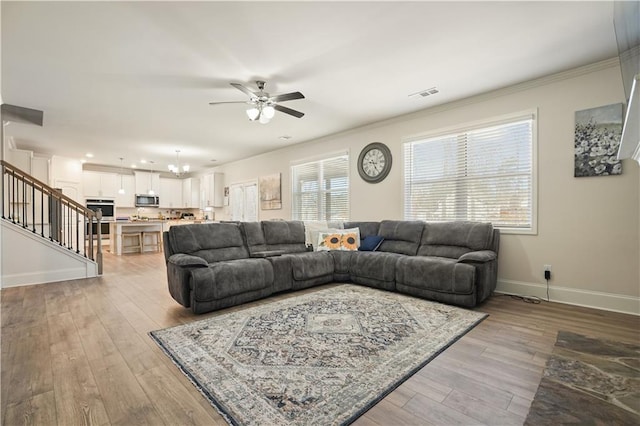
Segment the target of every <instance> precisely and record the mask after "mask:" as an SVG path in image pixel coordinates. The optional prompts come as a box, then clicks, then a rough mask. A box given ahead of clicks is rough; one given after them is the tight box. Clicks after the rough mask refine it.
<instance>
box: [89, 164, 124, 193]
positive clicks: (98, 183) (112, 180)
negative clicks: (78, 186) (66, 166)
mask: <svg viewBox="0 0 640 426" xmlns="http://www.w3.org/2000/svg"><path fill="white" fill-rule="evenodd" d="M118 185H119V182H118V175H116V174H115V173H103V172H93V171H88V170H85V171H83V172H82V188H83V189H82V192H83V194H84V197H85V198H115V197H116V194H117V193H118Z"/></svg>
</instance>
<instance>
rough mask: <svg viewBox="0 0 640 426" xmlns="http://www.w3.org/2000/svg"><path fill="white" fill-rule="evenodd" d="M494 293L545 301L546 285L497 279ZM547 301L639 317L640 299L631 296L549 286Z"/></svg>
mask: <svg viewBox="0 0 640 426" xmlns="http://www.w3.org/2000/svg"><path fill="white" fill-rule="evenodd" d="M496 293H504V294H517V295H520V296H537V297H539V298H541V299H544V300H546V299H547V286H546V284H537V283H528V282H522V281H512V280H501V279H498V285H497V286H496ZM549 300H550V301H551V302H558V303H566V304H568V305H576V306H584V307H588V308H595V309H602V310H605V311H613V312H621V313H624V314H631V315H639V316H640V298H638V297H633V296H625V295H620V294H614V293H605V292H600V291H591V290H581V289H575V288H568V287H559V286H556V285H550V286H549Z"/></svg>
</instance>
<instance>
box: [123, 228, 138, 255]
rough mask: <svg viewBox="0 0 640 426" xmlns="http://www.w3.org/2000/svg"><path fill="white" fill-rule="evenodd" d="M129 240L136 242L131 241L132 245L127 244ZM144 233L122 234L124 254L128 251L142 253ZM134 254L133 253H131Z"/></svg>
mask: <svg viewBox="0 0 640 426" xmlns="http://www.w3.org/2000/svg"><path fill="white" fill-rule="evenodd" d="M127 238H129V239H134V241H131V240H129V241H130V242H132V244H125V243H126V242H127ZM142 242H143V239H142V232H123V233H122V234H120V246H121V247H122V254H125V253H126V252H127V251H126V249H137V250H138V252H139V253H142ZM129 253H133V252H131V251H130V252H129Z"/></svg>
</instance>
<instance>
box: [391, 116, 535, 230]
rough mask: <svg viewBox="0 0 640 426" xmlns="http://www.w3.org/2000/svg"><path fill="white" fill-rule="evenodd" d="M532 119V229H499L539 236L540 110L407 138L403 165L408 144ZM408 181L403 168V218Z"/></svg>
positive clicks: (404, 139)
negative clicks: (406, 183)
mask: <svg viewBox="0 0 640 426" xmlns="http://www.w3.org/2000/svg"><path fill="white" fill-rule="evenodd" d="M526 118H531V119H532V120H533V122H532V126H531V138H532V141H531V228H508V227H499V226H496V227H497V228H499V229H500V232H501V233H503V234H516V235H518V234H519V235H537V234H538V110H537V108H536V109H530V110H525V111H520V112H516V113H513V114H506V115H502V116H498V117H493V118H490V119H485V120H479V121H474V122H470V123H466V124H463V125H458V126H452V127H447V128H442V129H438V130H436V131H433V132H428V133H420V134H416V135H411V136H407V137H405V138H403V139H402V142H403V149H402V155H403V161H402V164H403V166H404V164H405V160H406V159H405V158H404V156H405V145H406V144H407V143H412V142H417V141H420V140H425V139H432V138H438V137H444V136H447V135H452V134H456V133H464V132H469V131H472V130H477V129H481V128H485V127H492V126H497V125H500V124H507V123H510V122H515V121H517V120H518V119H526ZM406 179H407V170H406V169H404V167H403V176H402V210H403V217H405V218H406V216H405V214H406V211H405V210H406V203H407V199H406V195H407V194H406V185H405V182H406Z"/></svg>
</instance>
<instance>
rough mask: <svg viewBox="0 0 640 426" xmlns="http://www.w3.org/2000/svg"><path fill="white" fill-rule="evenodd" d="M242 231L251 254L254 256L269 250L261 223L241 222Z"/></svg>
mask: <svg viewBox="0 0 640 426" xmlns="http://www.w3.org/2000/svg"><path fill="white" fill-rule="evenodd" d="M240 229H241V230H242V233H243V234H244V239H245V241H246V242H247V247H248V248H249V253H251V254H253V253H255V252H263V251H266V250H267V243H266V241H265V239H264V232H262V224H261V223H260V222H241V223H240Z"/></svg>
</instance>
